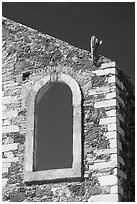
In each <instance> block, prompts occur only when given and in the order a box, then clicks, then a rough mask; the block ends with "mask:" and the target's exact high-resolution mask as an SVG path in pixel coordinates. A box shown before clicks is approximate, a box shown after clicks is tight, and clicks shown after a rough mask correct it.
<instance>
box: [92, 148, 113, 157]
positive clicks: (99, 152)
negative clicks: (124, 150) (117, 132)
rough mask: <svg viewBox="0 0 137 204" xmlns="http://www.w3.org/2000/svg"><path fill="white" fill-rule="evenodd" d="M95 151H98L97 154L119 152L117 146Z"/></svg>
mask: <svg viewBox="0 0 137 204" xmlns="http://www.w3.org/2000/svg"><path fill="white" fill-rule="evenodd" d="M94 153H96V155H97V156H100V155H102V154H104V155H105V154H117V148H113V149H99V150H96V151H94Z"/></svg>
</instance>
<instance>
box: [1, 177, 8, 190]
mask: <svg viewBox="0 0 137 204" xmlns="http://www.w3.org/2000/svg"><path fill="white" fill-rule="evenodd" d="M7 181H8V179H7V178H3V179H2V188H3V187H5V186H6V183H7Z"/></svg>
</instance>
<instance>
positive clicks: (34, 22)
mask: <svg viewBox="0 0 137 204" xmlns="http://www.w3.org/2000/svg"><path fill="white" fill-rule="evenodd" d="M2 15H3V16H4V17H7V18H9V19H11V20H14V21H16V22H19V23H21V24H24V25H26V26H29V27H31V28H34V29H36V30H38V31H40V32H42V33H45V34H48V35H51V36H53V37H56V38H58V39H60V40H63V41H65V42H68V43H69V44H71V45H73V46H76V47H78V48H81V49H85V50H88V51H90V38H91V36H92V35H95V36H96V37H97V38H99V39H100V40H102V41H103V44H102V45H101V47H100V54H101V55H103V56H105V57H107V58H110V59H111V60H114V61H116V63H117V64H118V66H119V67H120V69H122V70H123V72H124V73H125V74H126V75H127V76H129V77H130V78H131V80H132V83H133V84H134V82H135V4H134V2H3V3H2Z"/></svg>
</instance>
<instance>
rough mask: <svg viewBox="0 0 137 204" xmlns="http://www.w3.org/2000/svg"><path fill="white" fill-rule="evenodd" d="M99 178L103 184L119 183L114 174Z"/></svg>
mask: <svg viewBox="0 0 137 204" xmlns="http://www.w3.org/2000/svg"><path fill="white" fill-rule="evenodd" d="M98 180H99V183H100V185H101V186H108V185H115V184H117V183H118V178H117V176H114V175H108V176H99V177H98Z"/></svg>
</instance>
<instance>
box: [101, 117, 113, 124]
mask: <svg viewBox="0 0 137 204" xmlns="http://www.w3.org/2000/svg"><path fill="white" fill-rule="evenodd" d="M116 120H117V118H116V117H108V118H101V119H100V121H99V125H107V124H111V123H116Z"/></svg>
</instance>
